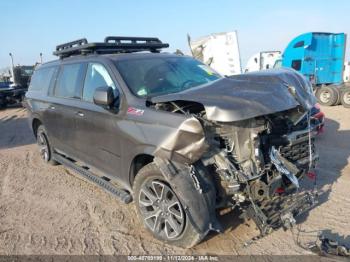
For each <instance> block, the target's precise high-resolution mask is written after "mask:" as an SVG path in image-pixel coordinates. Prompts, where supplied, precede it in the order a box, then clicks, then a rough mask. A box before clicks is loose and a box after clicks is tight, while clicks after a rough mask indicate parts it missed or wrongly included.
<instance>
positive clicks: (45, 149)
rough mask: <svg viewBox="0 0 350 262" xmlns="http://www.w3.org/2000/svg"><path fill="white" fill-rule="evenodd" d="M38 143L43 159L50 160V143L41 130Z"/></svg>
mask: <svg viewBox="0 0 350 262" xmlns="http://www.w3.org/2000/svg"><path fill="white" fill-rule="evenodd" d="M38 145H39V152H40V156H41V157H42V159H44V161H46V162H48V161H49V157H50V152H49V145H48V143H47V139H46V136H45V134H44V133H43V132H40V133H39V134H38Z"/></svg>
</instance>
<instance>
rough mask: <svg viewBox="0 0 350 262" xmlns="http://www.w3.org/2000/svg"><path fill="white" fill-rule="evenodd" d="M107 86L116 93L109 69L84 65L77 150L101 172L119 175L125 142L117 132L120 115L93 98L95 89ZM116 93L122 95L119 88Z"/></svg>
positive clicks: (104, 66) (103, 66)
mask: <svg viewBox="0 0 350 262" xmlns="http://www.w3.org/2000/svg"><path fill="white" fill-rule="evenodd" d="M104 86H110V87H112V88H113V89H114V90H116V89H117V88H118V87H117V84H116V81H115V80H113V78H112V74H111V71H110V70H109V69H108V66H106V65H104V64H102V63H101V62H91V63H89V64H88V65H87V71H86V76H85V80H84V85H83V91H82V99H81V101H80V102H79V113H78V114H77V115H76V116H75V117H76V123H77V133H78V135H77V137H76V143H77V145H78V146H77V149H78V151H79V159H81V160H83V161H84V162H86V163H88V164H89V165H90V166H92V167H95V168H97V169H99V170H100V171H102V172H104V173H106V174H110V175H114V176H116V177H117V176H118V174H119V170H120V167H121V154H122V153H121V152H122V141H123V139H126V138H125V137H124V136H123V132H122V131H121V129H120V125H121V123H122V118H121V116H120V114H118V113H114V112H111V111H109V110H107V109H104V108H103V107H101V106H98V105H96V104H94V102H93V95H94V92H95V90H96V88H98V87H104ZM118 90H119V93H120V92H121V91H120V89H118Z"/></svg>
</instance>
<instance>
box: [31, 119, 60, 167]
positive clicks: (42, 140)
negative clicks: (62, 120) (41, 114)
mask: <svg viewBox="0 0 350 262" xmlns="http://www.w3.org/2000/svg"><path fill="white" fill-rule="evenodd" d="M36 141H37V144H38V146H39V152H40V156H41V158H42V159H43V160H44V161H45V162H46V163H49V164H51V165H56V164H57V162H56V161H55V160H53V158H52V149H51V146H50V143H49V140H48V138H47V133H46V129H45V127H44V126H43V125H41V126H39V127H38V130H37V132H36Z"/></svg>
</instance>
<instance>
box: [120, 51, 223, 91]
mask: <svg viewBox="0 0 350 262" xmlns="http://www.w3.org/2000/svg"><path fill="white" fill-rule="evenodd" d="M116 65H117V68H118V70H119V72H120V74H121V75H122V77H123V79H124V81H125V82H126V84H127V85H128V86H129V88H130V89H131V91H132V92H133V93H134V94H135V95H137V96H139V97H147V96H155V95H160V94H167V93H176V92H180V91H182V90H185V89H189V88H192V87H195V86H199V85H203V84H206V83H209V82H212V81H214V80H217V79H219V78H221V76H220V75H219V74H217V73H216V72H215V71H214V70H212V69H211V68H210V67H208V66H207V65H204V64H202V63H201V62H199V61H197V60H195V59H193V58H189V57H162V56H159V57H151V58H150V57H147V58H137V59H130V60H121V61H117V62H116Z"/></svg>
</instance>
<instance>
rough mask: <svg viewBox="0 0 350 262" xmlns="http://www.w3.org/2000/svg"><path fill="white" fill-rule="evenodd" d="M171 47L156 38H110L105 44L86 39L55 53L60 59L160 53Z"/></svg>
mask: <svg viewBox="0 0 350 262" xmlns="http://www.w3.org/2000/svg"><path fill="white" fill-rule="evenodd" d="M167 47H169V44H166V43H163V42H162V41H160V40H159V39H158V38H154V37H124V36H108V37H106V38H105V40H104V42H103V43H88V41H87V40H86V39H85V38H82V39H79V40H76V41H72V42H69V43H65V44H62V45H58V46H57V47H56V51H55V52H54V53H53V54H54V55H56V56H59V57H60V58H65V57H69V56H73V55H81V54H91V53H95V54H96V53H97V54H114V53H132V52H140V51H150V52H160V49H162V48H167Z"/></svg>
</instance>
